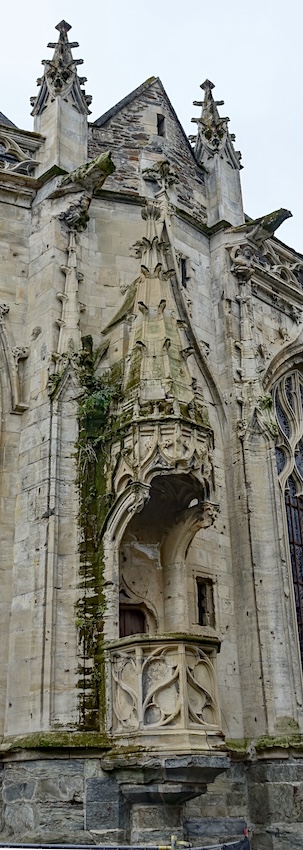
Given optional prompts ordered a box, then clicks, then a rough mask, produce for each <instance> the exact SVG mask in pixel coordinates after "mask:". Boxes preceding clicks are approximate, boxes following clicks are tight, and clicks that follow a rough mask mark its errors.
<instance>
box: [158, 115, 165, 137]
mask: <svg viewBox="0 0 303 850" xmlns="http://www.w3.org/2000/svg"><path fill="white" fill-rule="evenodd" d="M157 134H158V136H165V118H164V115H157Z"/></svg>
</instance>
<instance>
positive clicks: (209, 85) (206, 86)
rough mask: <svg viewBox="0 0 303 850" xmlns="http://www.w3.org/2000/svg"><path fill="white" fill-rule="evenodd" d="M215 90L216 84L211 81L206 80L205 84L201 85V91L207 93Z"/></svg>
mask: <svg viewBox="0 0 303 850" xmlns="http://www.w3.org/2000/svg"><path fill="white" fill-rule="evenodd" d="M214 88H215V84H214V83H212V82H211V80H204V83H201V85H200V89H203V91H205V92H207V91H209V92H211V90H212V89H214Z"/></svg>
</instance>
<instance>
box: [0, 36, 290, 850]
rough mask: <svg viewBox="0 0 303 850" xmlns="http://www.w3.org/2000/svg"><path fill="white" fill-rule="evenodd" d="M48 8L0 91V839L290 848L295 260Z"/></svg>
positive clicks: (216, 137) (220, 154) (226, 142)
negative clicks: (21, 81) (13, 112)
mask: <svg viewBox="0 0 303 850" xmlns="http://www.w3.org/2000/svg"><path fill="white" fill-rule="evenodd" d="M69 29H70V27H69V25H68V24H66V22H64V21H62V22H61V23H60V24H59V25H58V26H57V30H58V41H57V42H56V43H54V44H50V45H48V47H49V48H50V50H51V51H52V58H49V59H47V60H45V61H44V62H43V66H44V70H43V76H42V77H41V79H40V80H38V86H39V90H38V96H37V97H35V98H32V107H33V109H32V114H33V116H34V130H33V132H29V131H23V130H21V129H19V128H18V127H16V126H15V125H14V124H13V123H12V122H11V120H10V119H9V118H6V117H5V116H4V115H2V113H1V114H0V119H1V120H0V184H1V190H0V193H1V194H0V205H1V229H0V244H1V280H0V286H1V296H0V352H1V360H0V388H1V395H0V401H1V422H0V427H1V443H0V447H1V455H0V463H1V477H0V499H1V502H0V504H1V516H0V534H1V598H0V606H1V633H2V639H1V646H0V683H1V686H0V725H1V729H0V735H1V745H0V747H1V767H2V770H1V774H0V776H1V783H2V803H1V806H2V809H1V811H2V827H3V832H2V840H3V841H5V842H9V841H14V842H20V841H25V842H31V841H32V842H33V841H34V842H39V841H40V842H41V841H43V842H44V843H45V842H47V841H51V842H55V843H59V842H60V841H63V842H64V843H79V842H81V843H94V842H95V843H99V844H102V843H105V844H119V843H120V844H121V843H129V844H140V843H141V844H146V843H149V844H153V845H157V844H164V843H167V842H168V841H169V839H170V835H171V834H172V833H173V834H175V835H177V837H178V839H180V840H182V838H184V837H185V838H186V839H188V840H189V841H190V842H191V843H192V844H196V845H200V846H201V844H214V843H215V842H223V841H228V840H233V839H239V838H240V837H241V835H242V831H243V828H244V827H245V825H246V824H248V826H249V828H250V830H251V835H252V844H253V847H256V848H262V850H271V848H275V850H284V848H288V847H289V848H290V847H291V848H302V847H303V838H302V835H303V709H302V657H303V501H302V493H303V442H302V439H303V413H302V410H303V358H302V342H303V325H302V309H303V257H302V256H301V255H300V254H298V253H297V252H295V251H294V250H293V249H291V248H289V247H288V246H286V245H285V244H283V242H281V241H280V240H279V239H278V238H277V236H276V231H277V229H278V227H279V225H280V224H281V223H282V222H283V221H284V220H285V218H287V217H288V216H289V215H290V213H289V212H288V211H287V210H284V209H280V210H278V211H275V212H273V213H271V214H268V215H264V216H263V217H262V216H260V218H258V219H256V220H251V219H249V218H248V217H247V216H245V214H244V209H243V202H242V195H241V184H240V169H241V155H240V153H239V152H238V151H236V150H235V147H234V136H233V135H232V134H231V133H230V132H229V129H228V119H227V118H223V117H221V115H220V113H219V108H218V107H220V106H221V105H222V104H221V102H216V101H215V99H214V94H213V88H214V86H213V84H212V83H211V82H210V81H209V80H206V81H205V83H203V85H202V86H201V88H202V90H203V101H202V102H199V101H198V102H196V103H195V105H196V106H197V107H200V116H198V117H197V118H196V119H195V122H196V126H197V132H196V135H195V136H194V137H191V138H190V140H188V139H187V138H186V136H185V134H184V131H183V129H182V127H181V125H180V123H179V120H178V118H177V116H176V114H175V112H174V109H173V107H172V105H171V103H170V101H169V99H168V97H167V94H166V92H165V90H164V88H163V85H162V83H161V81H160V80H159V79H158V78H151V79H149V80H147V81H146V82H145V83H143V84H142V85H140V86H139V87H138V89H136V90H135V91H134V92H132V93H131V94H130V95H128V96H127V97H126V98H125V99H124V100H123V101H121V102H120V103H119V104H117V105H116V106H115V107H113V108H112V109H110V110H109V111H108V112H107V113H105V114H104V115H102V116H101V117H100V118H99V119H98V120H96V121H95V122H93V123H90V120H89V115H90V112H89V104H90V100H91V99H90V98H89V97H88V96H87V95H86V94H85V91H84V89H83V86H84V83H85V78H83V77H82V78H81V77H80V76H79V75H78V72H77V65H79V64H80V62H81V60H76V59H75V58H74V57H73V52H72V51H73V50H74V49H76V48H77V47H78V45H77V43H72V42H69V39H68V31H69ZM197 114H198V113H197ZM261 212H262V211H260V213H261Z"/></svg>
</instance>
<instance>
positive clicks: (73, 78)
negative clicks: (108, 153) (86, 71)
mask: <svg viewBox="0 0 303 850" xmlns="http://www.w3.org/2000/svg"><path fill="white" fill-rule="evenodd" d="M70 29H71V26H70V24H68V23H67V22H66V21H60V23H59V24H57V26H56V30H58V32H59V38H58V41H57V42H52V41H51V42H49V44H48V45H47V46H48V47H49V48H51V49H52V50H54V55H53V58H52V59H43V60H42V65H44V74H43V77H40V78H39V79H38V80H37V85H38V86H40V91H39V94H38V96H37V97H33V98H31V104H32V106H33V110H32V115H39V114H40V113H41V112H42V110H43V109H45V107H46V106H47V103H48V100H49V98H50V99H51V100H54V98H56V97H64V98H65V99H66V98H70V99H71V102H72V105H73V106H74V107H75V108H76V109H77V111H78V112H80V113H83V114H86V115H89V114H90V110H89V109H88V106H89V104H90V103H91V101H92V98H91V97H90V96H89V95H86V94H85V91H84V90H83V89H82V88H81V86H83V85H84V83H86V77H78V74H77V65H82V64H83V59H74V58H73V54H72V49H74V48H76V47H79V44H78V42H77V41H72V42H69V40H68V35H67V34H68V32H69V30H70Z"/></svg>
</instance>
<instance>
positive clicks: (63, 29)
mask: <svg viewBox="0 0 303 850" xmlns="http://www.w3.org/2000/svg"><path fill="white" fill-rule="evenodd" d="M55 30H59V32H62V33H65V35H67V33H68V32H69V31H70V30H71V24H68V23H67V21H60V23H59V24H57V26H56V27H55Z"/></svg>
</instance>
